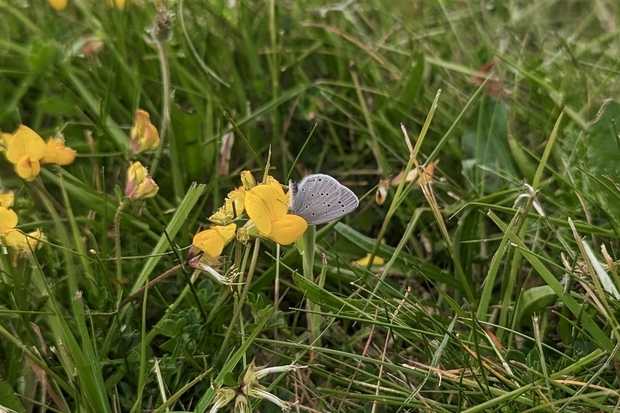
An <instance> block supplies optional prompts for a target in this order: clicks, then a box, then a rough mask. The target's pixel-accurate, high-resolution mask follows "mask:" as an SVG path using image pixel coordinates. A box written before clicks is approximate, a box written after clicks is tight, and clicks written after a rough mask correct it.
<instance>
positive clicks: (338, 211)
mask: <svg viewBox="0 0 620 413" xmlns="http://www.w3.org/2000/svg"><path fill="white" fill-rule="evenodd" d="M289 186H290V191H291V199H290V205H289V211H290V212H291V213H292V214H295V215H299V216H300V217H302V218H303V219H304V220H306V222H307V223H308V225H319V224H325V223H327V222H330V221H334V220H336V219H338V218H340V217H342V216H344V215H346V214H348V213H350V212H352V211H354V210H355V209H356V208H357V207H358V206H359V200H358V199H357V196H356V195H355V194H354V193H353V191H351V190H350V189H349V188H347V187H346V186H344V185H342V184H341V183H340V182H338V180H336V179H335V178H333V177H331V176H329V175H325V174H312V175H308V176H306V177H305V178H304V179H302V180H301V181H300V182H299V183H297V182H294V181H290V183H289Z"/></svg>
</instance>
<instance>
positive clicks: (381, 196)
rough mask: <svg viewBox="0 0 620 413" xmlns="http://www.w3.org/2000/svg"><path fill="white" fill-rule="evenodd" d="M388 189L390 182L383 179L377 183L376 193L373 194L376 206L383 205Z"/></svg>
mask: <svg viewBox="0 0 620 413" xmlns="http://www.w3.org/2000/svg"><path fill="white" fill-rule="evenodd" d="M389 188H390V180H389V179H384V180H383V181H381V182H380V183H379V186H378V187H377V192H376V193H375V202H376V203H377V205H383V204H384V203H385V200H386V199H387V196H388V189H389Z"/></svg>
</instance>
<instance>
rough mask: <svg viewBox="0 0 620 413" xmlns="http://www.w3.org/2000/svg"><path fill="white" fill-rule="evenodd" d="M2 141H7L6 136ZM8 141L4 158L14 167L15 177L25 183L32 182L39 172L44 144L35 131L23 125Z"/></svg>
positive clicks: (44, 151) (45, 148)
mask: <svg viewBox="0 0 620 413" xmlns="http://www.w3.org/2000/svg"><path fill="white" fill-rule="evenodd" d="M4 140H5V142H6V141H7V136H6V134H5V135H4ZM8 141H9V145H8V147H7V149H6V158H7V159H8V160H9V161H10V162H11V163H13V164H14V165H15V171H16V172H17V175H19V176H20V177H21V178H23V179H25V180H27V181H34V178H36V176H37V175H38V174H39V172H41V159H43V157H44V156H45V153H46V150H47V147H46V146H45V142H43V139H41V137H40V136H39V135H38V134H37V133H36V132H35V131H33V130H32V129H30V128H29V127H27V126H24V125H20V126H19V128H18V129H17V131H16V132H15V133H14V134H13V135H12V137H10V138H8Z"/></svg>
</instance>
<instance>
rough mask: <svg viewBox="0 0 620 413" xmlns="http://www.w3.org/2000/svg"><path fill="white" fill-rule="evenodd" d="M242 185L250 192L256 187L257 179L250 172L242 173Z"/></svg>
mask: <svg viewBox="0 0 620 413" xmlns="http://www.w3.org/2000/svg"><path fill="white" fill-rule="evenodd" d="M241 183H242V184H243V187H244V188H245V189H247V190H250V189H252V188H254V187H255V186H256V179H254V175H252V172H250V171H241Z"/></svg>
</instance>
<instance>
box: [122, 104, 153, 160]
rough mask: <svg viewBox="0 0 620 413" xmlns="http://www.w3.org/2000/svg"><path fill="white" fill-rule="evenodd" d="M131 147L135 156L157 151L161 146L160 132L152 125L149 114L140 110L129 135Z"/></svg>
mask: <svg viewBox="0 0 620 413" xmlns="http://www.w3.org/2000/svg"><path fill="white" fill-rule="evenodd" d="M129 137H130V142H129V146H130V149H131V152H132V153H133V154H138V153H141V152H144V151H148V150H155V149H157V147H158V146H159V132H157V128H156V127H155V126H154V125H153V124H152V123H151V119H150V116H149V114H148V112H146V111H144V110H142V109H138V110H137V111H136V116H135V118H134V122H133V126H132V127H131V132H130V134H129Z"/></svg>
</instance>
